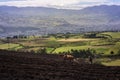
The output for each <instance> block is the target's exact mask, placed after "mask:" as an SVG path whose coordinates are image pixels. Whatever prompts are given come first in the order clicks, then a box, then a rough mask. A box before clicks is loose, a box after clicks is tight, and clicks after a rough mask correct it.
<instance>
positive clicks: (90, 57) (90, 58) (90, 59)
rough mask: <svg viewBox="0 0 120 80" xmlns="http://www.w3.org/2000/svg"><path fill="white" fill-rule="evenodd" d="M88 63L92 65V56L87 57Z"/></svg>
mask: <svg viewBox="0 0 120 80" xmlns="http://www.w3.org/2000/svg"><path fill="white" fill-rule="evenodd" d="M89 62H90V64H93V58H92V56H89Z"/></svg>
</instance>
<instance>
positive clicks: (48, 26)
mask: <svg viewBox="0 0 120 80" xmlns="http://www.w3.org/2000/svg"><path fill="white" fill-rule="evenodd" d="M119 14H120V6H116V5H112V6H107V5H101V6H93V7H87V8H84V9H82V10H67V9H55V8H46V7H13V6H0V33H1V34H0V36H7V35H8V34H9V36H10V35H14V34H27V35H31V34H36V35H39V34H47V33H63V32H64V33H65V32H73V33H78V32H86V31H111V30H112V31H114V30H120V26H119V25H120V15H119Z"/></svg>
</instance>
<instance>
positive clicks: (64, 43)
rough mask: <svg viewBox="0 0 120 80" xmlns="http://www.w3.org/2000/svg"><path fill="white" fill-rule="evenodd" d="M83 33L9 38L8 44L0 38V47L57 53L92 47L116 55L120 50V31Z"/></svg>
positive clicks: (102, 52)
mask: <svg viewBox="0 0 120 80" xmlns="http://www.w3.org/2000/svg"><path fill="white" fill-rule="evenodd" d="M91 34H93V33H88V35H87V37H86V36H85V34H67V38H66V37H65V34H55V35H49V36H47V37H38V36H35V37H32V36H30V37H29V38H26V39H11V40H10V42H9V44H8V43H6V39H1V40H0V49H9V50H20V51H34V52H37V51H38V50H40V49H42V48H46V50H47V53H49V54H54V53H56V54H58V53H60V52H68V51H71V50H72V49H74V50H83V49H85V50H87V49H88V48H89V49H93V50H95V51H96V54H102V55H105V56H106V55H117V54H119V53H118V51H119V50H120V36H119V35H120V32H101V33H95V35H96V36H93V35H92V37H91ZM68 36H69V37H68ZM111 51H112V52H113V53H112V54H111ZM117 63H120V61H119V60H116V61H113V62H110V63H103V64H105V65H114V64H117Z"/></svg>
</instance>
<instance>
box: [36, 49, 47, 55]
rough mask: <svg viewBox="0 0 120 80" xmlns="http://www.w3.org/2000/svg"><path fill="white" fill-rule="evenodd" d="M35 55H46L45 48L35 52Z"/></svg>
mask: <svg viewBox="0 0 120 80" xmlns="http://www.w3.org/2000/svg"><path fill="white" fill-rule="evenodd" d="M37 53H40V54H47V50H46V48H41V49H39V50H38V51H37Z"/></svg>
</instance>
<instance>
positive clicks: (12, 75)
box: [0, 50, 120, 80]
mask: <svg viewBox="0 0 120 80" xmlns="http://www.w3.org/2000/svg"><path fill="white" fill-rule="evenodd" d="M80 63H82V62H80ZM0 80H120V67H118V66H114V67H110V66H107V67H106V66H102V65H96V64H83V63H82V64H77V63H75V62H69V61H64V60H63V58H62V57H61V56H59V55H55V54H54V55H53V54H51V55H48V54H46V55H45V54H32V53H25V52H24V53H23V52H14V51H5V50H0Z"/></svg>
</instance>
